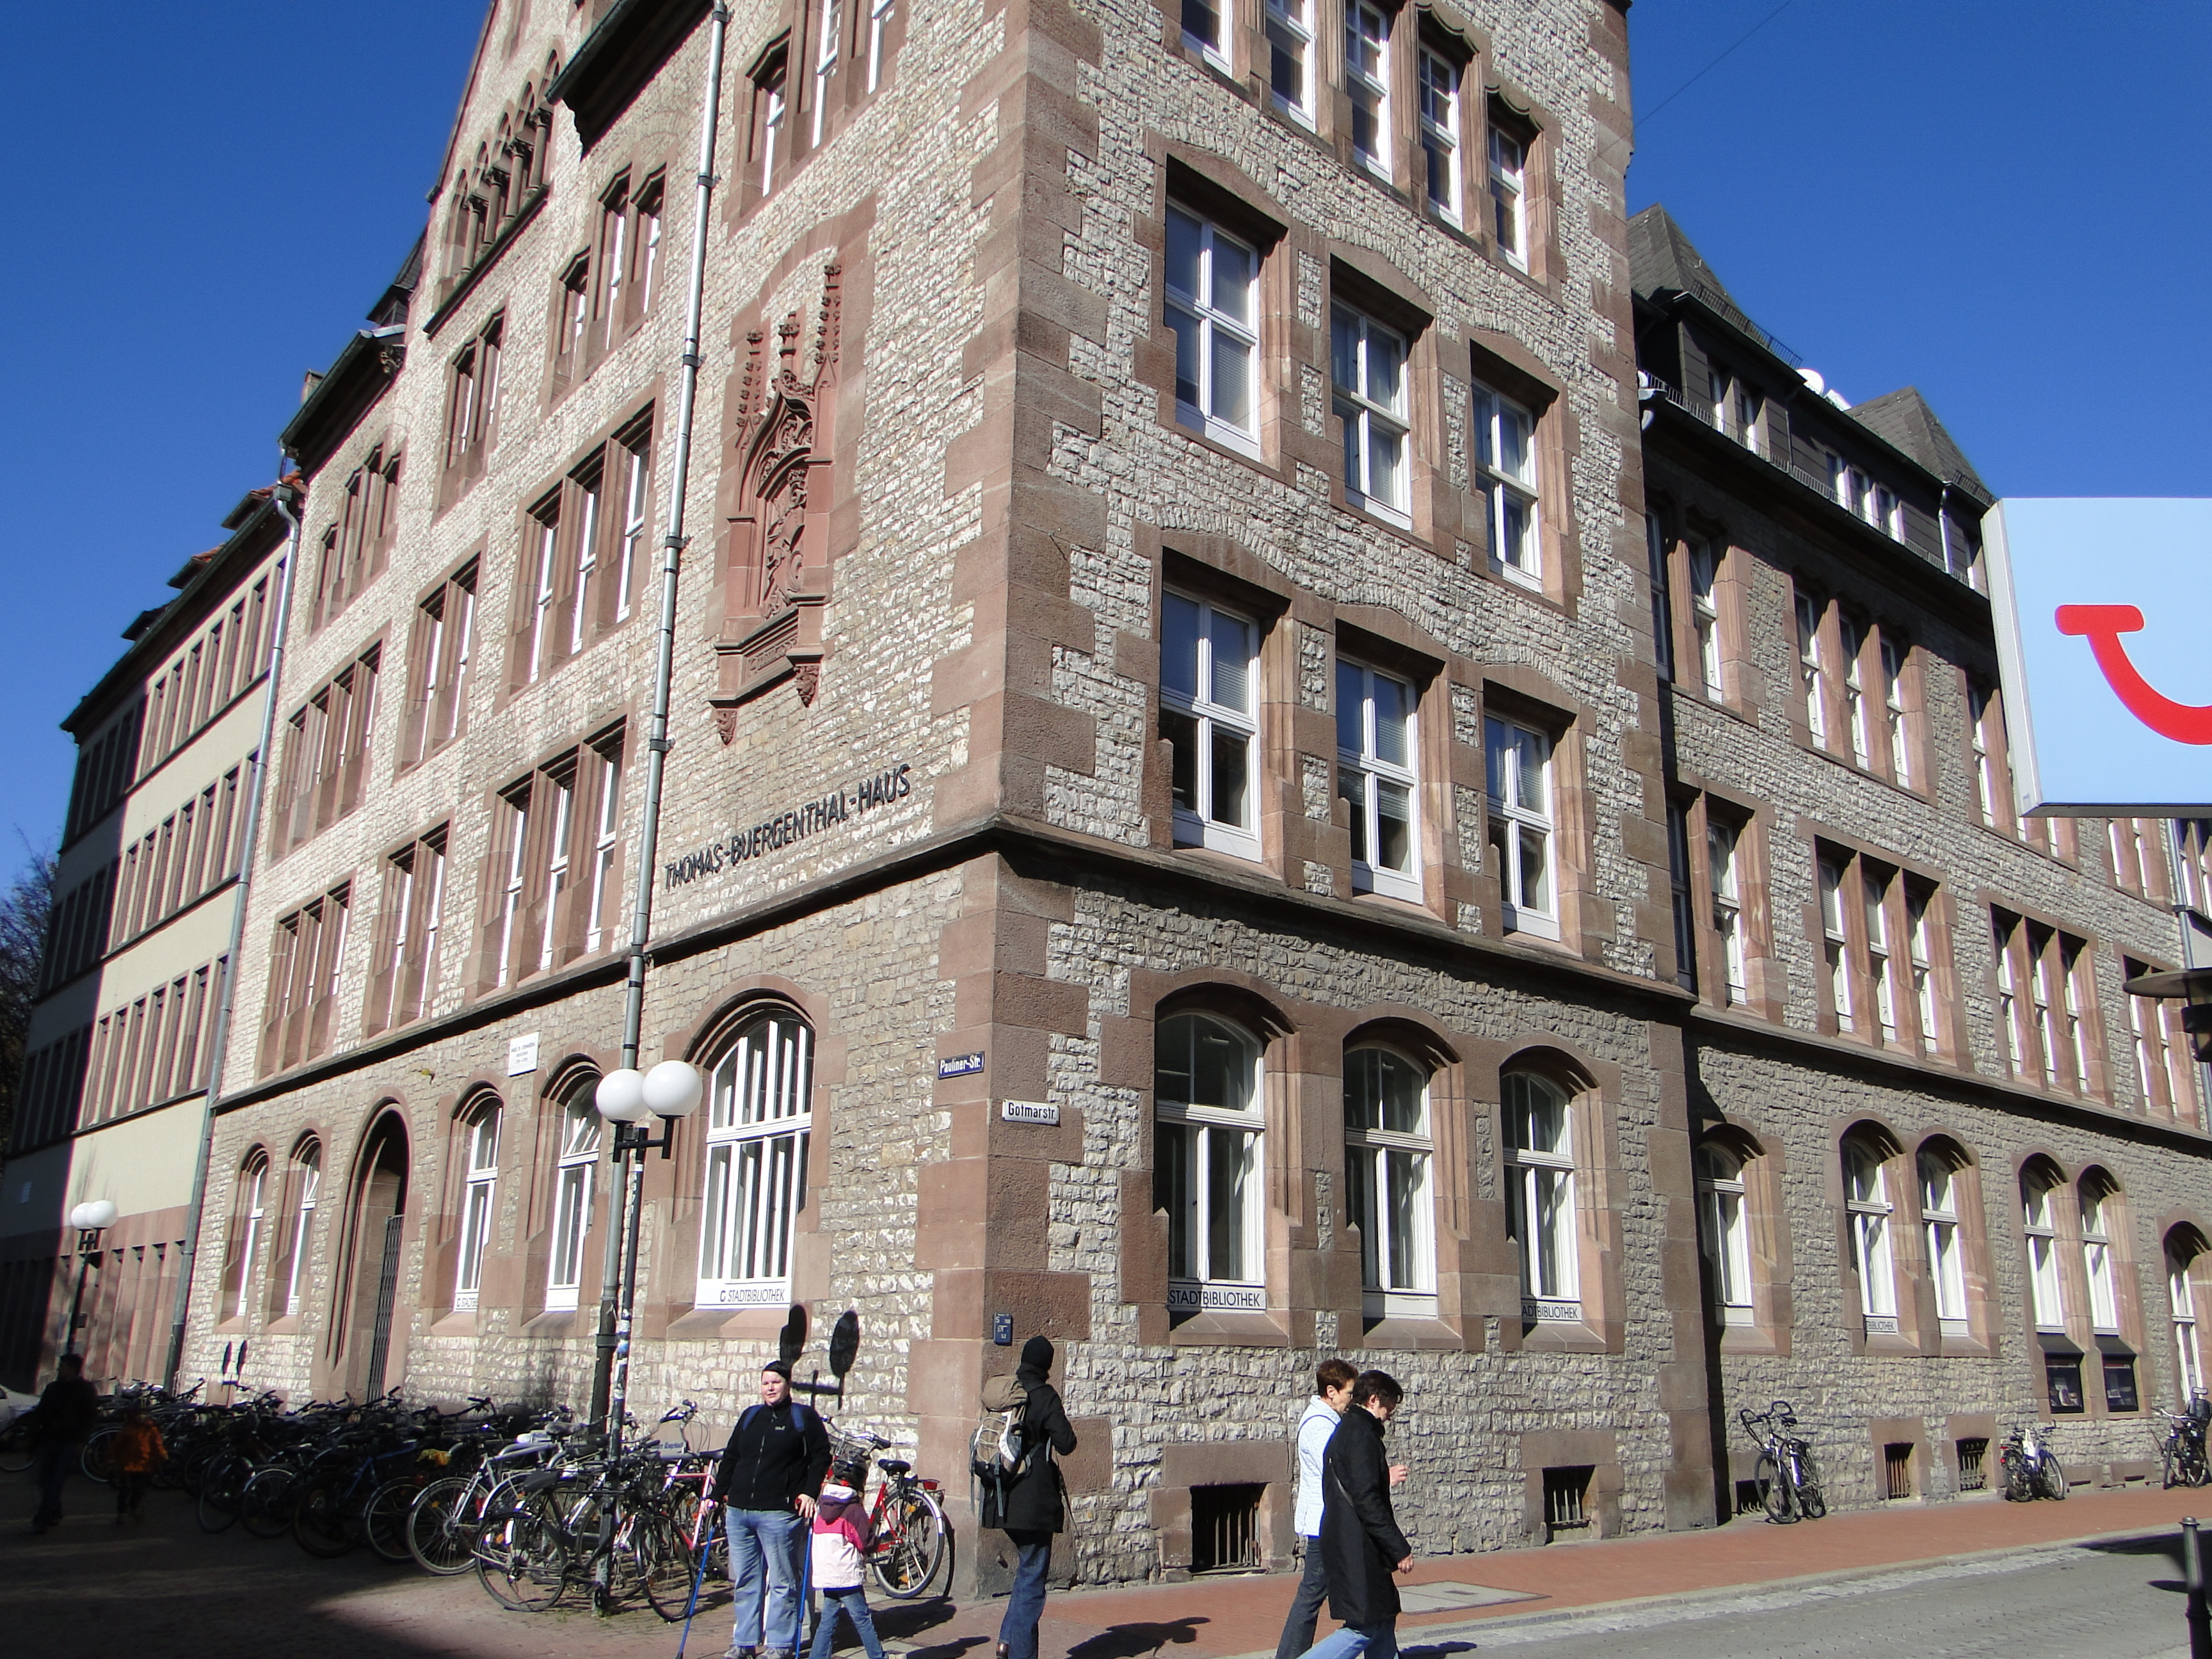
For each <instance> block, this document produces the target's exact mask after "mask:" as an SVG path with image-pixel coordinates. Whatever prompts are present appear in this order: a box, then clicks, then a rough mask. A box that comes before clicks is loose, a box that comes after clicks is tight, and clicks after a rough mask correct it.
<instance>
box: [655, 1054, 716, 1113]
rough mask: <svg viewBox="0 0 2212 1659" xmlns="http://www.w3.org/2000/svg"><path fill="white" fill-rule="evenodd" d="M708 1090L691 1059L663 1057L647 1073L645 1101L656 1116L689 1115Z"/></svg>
mask: <svg viewBox="0 0 2212 1659" xmlns="http://www.w3.org/2000/svg"><path fill="white" fill-rule="evenodd" d="M705 1092H706V1087H705V1080H704V1079H702V1078H701V1077H700V1075H699V1068H698V1067H697V1066H694V1065H692V1064H691V1063H690V1061H689V1060H662V1061H661V1062H660V1064H659V1065H658V1066H654V1067H653V1069H652V1070H651V1071H649V1072H647V1073H646V1074H645V1103H646V1105H647V1107H649V1108H650V1109H652V1111H653V1115H655V1116H656V1117H665V1118H683V1117H689V1116H690V1115H691V1114H692V1113H694V1112H696V1111H697V1110H698V1109H699V1098H700V1097H701V1096H702V1095H703V1094H704V1093H705Z"/></svg>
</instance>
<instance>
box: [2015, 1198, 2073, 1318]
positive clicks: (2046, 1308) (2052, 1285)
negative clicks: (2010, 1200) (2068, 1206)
mask: <svg viewBox="0 0 2212 1659" xmlns="http://www.w3.org/2000/svg"><path fill="white" fill-rule="evenodd" d="M2054 1190H2055V1187H2054V1183H2053V1182H2051V1179H2050V1177H2049V1176H2040V1175H2031V1176H2029V1177H2028V1178H2027V1181H2026V1182H2024V1183H2023V1184H2022V1186H2021V1217H2022V1223H2023V1225H2022V1227H2021V1231H2023V1232H2025V1233H2026V1234H2027V1287H2028V1296H2029V1301H2030V1303H2031V1304H2032V1306H2033V1310H2034V1312H2035V1328H2036V1329H2038V1330H2039V1331H2063V1330H2064V1329H2065V1328H2066V1296H2065V1291H2064V1288H2063V1285H2061V1284H2060V1282H2059V1280H2060V1274H2059V1267H2058V1225H2057V1220H2056V1219H2055V1218H2054V1217H2053V1214H2052V1212H2051V1193H2052V1192H2053V1191H2054Z"/></svg>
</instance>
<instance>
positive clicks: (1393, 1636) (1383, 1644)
mask: <svg viewBox="0 0 2212 1659" xmlns="http://www.w3.org/2000/svg"><path fill="white" fill-rule="evenodd" d="M1361 1653H1364V1654H1365V1655H1366V1656H1367V1659H1398V1622H1397V1620H1395V1619H1394V1620H1391V1621H1390V1622H1389V1624H1387V1625H1346V1626H1344V1627H1343V1628H1342V1629H1340V1630H1339V1631H1338V1632H1336V1633H1335V1634H1334V1636H1331V1637H1329V1638H1327V1639H1326V1640H1324V1641H1322V1642H1321V1643H1319V1644H1316V1645H1315V1646H1313V1647H1311V1648H1309V1649H1308V1650H1306V1659H1357V1656H1358V1655H1359V1654H1361Z"/></svg>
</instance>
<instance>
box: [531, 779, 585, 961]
mask: <svg viewBox="0 0 2212 1659" xmlns="http://www.w3.org/2000/svg"><path fill="white" fill-rule="evenodd" d="M545 785H546V787H547V789H548V790H550V792H551V794H552V797H553V799H552V801H551V803H550V805H551V807H552V811H553V833H552V834H551V835H550V836H547V837H546V838H545V884H544V887H543V888H542V889H541V890H540V894H539V899H538V927H539V929H540V932H539V933H538V972H540V973H543V972H544V971H545V969H548V968H550V967H551V966H552V965H553V957H554V955H555V953H556V951H558V950H559V949H560V946H561V932H560V929H561V901H562V897H563V896H565V895H566V894H567V893H568V879H569V876H570V874H571V871H570V867H569V866H570V858H569V852H570V846H571V843H572V842H574V839H575V822H574V820H575V815H576V774H575V771H574V768H573V767H571V768H569V769H568V770H566V771H563V772H562V773H559V774H554V773H548V774H546V775H545Z"/></svg>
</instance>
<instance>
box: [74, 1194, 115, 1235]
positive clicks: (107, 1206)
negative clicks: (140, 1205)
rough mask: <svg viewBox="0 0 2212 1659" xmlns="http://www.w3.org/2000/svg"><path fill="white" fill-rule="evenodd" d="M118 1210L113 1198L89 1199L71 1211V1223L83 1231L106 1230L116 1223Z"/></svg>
mask: <svg viewBox="0 0 2212 1659" xmlns="http://www.w3.org/2000/svg"><path fill="white" fill-rule="evenodd" d="M117 1214H118V1212H117V1210H116V1207H115V1204H114V1201H113V1200H111V1199H105V1198H92V1199H87V1200H85V1201H84V1202H83V1203H82V1204H80V1205H78V1206H76V1208H75V1209H73V1210H71V1211H70V1226H72V1227H74V1228H76V1230H77V1231H79V1232H81V1233H97V1232H105V1231H106V1230H107V1229H108V1228H110V1227H112V1226H113V1225H115V1218H116V1215H117Z"/></svg>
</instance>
